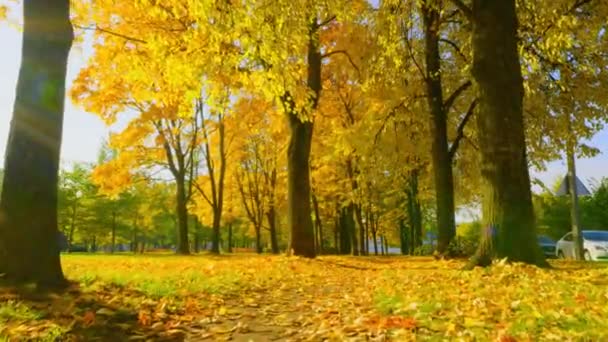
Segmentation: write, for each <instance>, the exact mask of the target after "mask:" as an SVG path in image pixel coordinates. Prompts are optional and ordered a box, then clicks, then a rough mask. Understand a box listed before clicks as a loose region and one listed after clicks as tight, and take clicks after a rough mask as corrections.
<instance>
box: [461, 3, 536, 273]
mask: <svg viewBox="0 0 608 342" xmlns="http://www.w3.org/2000/svg"><path fill="white" fill-rule="evenodd" d="M470 18H471V21H472V24H473V25H472V26H473V33H472V45H473V69H472V72H473V78H474V80H475V83H476V84H475V85H476V88H477V92H478V98H479V102H478V109H479V111H478V117H477V124H478V134H479V147H480V152H481V160H482V162H481V174H482V177H483V181H484V185H483V189H482V195H483V196H482V207H483V221H484V233H483V234H482V241H481V244H480V248H479V249H478V251H477V253H476V254H475V256H474V257H473V258H472V259H471V264H470V266H472V265H479V266H487V265H490V264H491V261H492V259H493V258H495V257H498V258H505V257H506V258H508V259H509V260H510V261H520V262H525V263H531V264H537V265H543V266H544V265H546V261H545V260H544V257H543V255H542V252H541V250H540V247H539V246H538V243H537V236H536V230H535V222H534V211H533V208H532V195H531V191H530V176H529V173H528V163H527V160H526V142H525V136H524V120H523V96H524V89H523V79H522V74H521V66H520V63H519V54H518V50H517V27H518V22H517V15H516V11H515V0H502V1H494V0H474V1H473V7H472V9H471V12H470Z"/></svg>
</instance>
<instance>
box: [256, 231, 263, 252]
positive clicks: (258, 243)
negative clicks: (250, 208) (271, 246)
mask: <svg viewBox="0 0 608 342" xmlns="http://www.w3.org/2000/svg"><path fill="white" fill-rule="evenodd" d="M255 252H256V253H258V254H262V228H261V227H260V226H257V227H255Z"/></svg>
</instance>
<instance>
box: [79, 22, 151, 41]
mask: <svg viewBox="0 0 608 342" xmlns="http://www.w3.org/2000/svg"><path fill="white" fill-rule="evenodd" d="M74 27H75V28H78V29H81V30H89V31H99V32H103V33H106V34H109V35H112V36H116V37H120V38H123V39H125V40H130V41H134V42H138V43H143V44H148V42H147V41H145V40H143V39H140V38H135V37H130V36H127V35H124V34H122V33H118V32H113V31H110V30H108V29H104V28H101V27H99V26H97V25H94V26H80V25H74Z"/></svg>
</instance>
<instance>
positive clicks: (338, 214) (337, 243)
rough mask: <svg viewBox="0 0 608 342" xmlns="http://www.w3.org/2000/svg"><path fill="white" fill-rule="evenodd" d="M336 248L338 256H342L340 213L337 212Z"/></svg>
mask: <svg viewBox="0 0 608 342" xmlns="http://www.w3.org/2000/svg"><path fill="white" fill-rule="evenodd" d="M334 248H335V250H336V254H340V213H339V212H337V213H336V216H335V217H334Z"/></svg>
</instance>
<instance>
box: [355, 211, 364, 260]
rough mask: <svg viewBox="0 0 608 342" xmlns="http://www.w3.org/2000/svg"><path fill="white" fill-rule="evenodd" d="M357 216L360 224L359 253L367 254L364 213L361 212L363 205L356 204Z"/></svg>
mask: <svg viewBox="0 0 608 342" xmlns="http://www.w3.org/2000/svg"><path fill="white" fill-rule="evenodd" d="M355 217H356V218H357V225H358V226H359V254H360V255H365V225H364V224H363V215H362V213H361V205H360V204H357V205H355Z"/></svg>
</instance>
